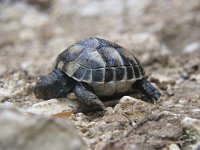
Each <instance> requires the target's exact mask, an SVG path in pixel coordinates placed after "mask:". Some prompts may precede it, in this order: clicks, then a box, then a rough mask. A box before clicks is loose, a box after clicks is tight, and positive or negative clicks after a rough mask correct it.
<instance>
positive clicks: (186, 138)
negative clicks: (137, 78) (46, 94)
mask: <svg viewBox="0 0 200 150" xmlns="http://www.w3.org/2000/svg"><path fill="white" fill-rule="evenodd" d="M0 22H1V23H0V101H1V103H5V102H11V103H14V104H15V105H16V106H18V107H20V108H27V107H29V106H31V105H33V104H35V103H37V102H40V101H41V100H38V99H36V98H35V96H34V94H33V92H32V89H33V86H34V84H35V82H36V79H37V78H38V77H39V76H41V75H44V74H47V73H48V72H50V70H51V67H52V65H53V63H54V60H55V58H56V56H57V55H58V54H59V53H60V52H62V51H63V50H64V49H65V48H67V47H68V46H69V45H71V44H73V43H74V42H76V41H78V40H81V39H83V38H85V37H89V36H96V37H101V38H105V39H108V40H110V41H114V42H117V43H119V44H120V45H122V46H123V47H125V48H126V49H128V50H130V51H132V52H133V53H134V54H135V56H137V57H138V58H139V60H140V61H141V63H142V64H143V65H144V67H145V70H146V72H147V74H148V75H149V80H151V81H152V82H153V83H154V84H155V85H156V86H157V87H159V89H160V90H161V92H162V97H161V99H160V101H159V102H158V103H156V104H154V105H153V104H150V103H147V102H143V101H140V100H137V99H132V100H130V98H129V97H124V98H123V99H122V100H121V101H120V102H119V104H117V105H116V106H115V107H113V108H112V107H108V108H107V111H106V112H105V113H102V112H95V113H94V112H93V113H87V114H82V113H78V114H75V115H73V116H72V117H71V118H70V119H71V120H73V122H74V123H75V126H76V128H77V130H78V131H79V132H80V135H81V136H82V137H83V139H84V141H85V142H86V143H87V145H88V149H97V150H102V149H125V150H126V149H141V150H145V149H147V150H151V149H162V150H167V149H170V150H178V149H194V150H198V149H200V2H199V1H198V0H192V1H183V0H169V1H165V0H157V1H156V2H155V1H153V0H127V1H123V0H102V1H98V0H77V1H74V0H67V1H65V0H35V1H34V0H18V1H17V0H1V1H0ZM133 96H134V95H133Z"/></svg>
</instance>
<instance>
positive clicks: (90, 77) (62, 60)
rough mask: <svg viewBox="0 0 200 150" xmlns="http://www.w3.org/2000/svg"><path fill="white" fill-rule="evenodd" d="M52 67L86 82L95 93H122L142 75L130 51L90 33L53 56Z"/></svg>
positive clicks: (140, 68)
mask: <svg viewBox="0 0 200 150" xmlns="http://www.w3.org/2000/svg"><path fill="white" fill-rule="evenodd" d="M54 69H60V70H62V71H63V72H65V73H66V74H67V75H68V76H69V77H72V78H73V79H74V80H76V81H78V82H84V83H86V84H88V85H89V86H90V87H92V88H93V90H94V93H95V94H96V95H97V96H111V95H113V94H114V93H125V92H127V91H128V90H129V89H130V87H131V86H132V84H133V83H134V82H135V81H136V80H139V79H142V78H144V76H145V73H144V69H143V67H142V66H141V64H140V63H139V61H138V60H137V59H136V58H135V57H134V55H133V54H132V53H130V52H129V51H127V50H126V49H125V48H123V47H121V46H119V45H117V44H115V43H113V42H110V41H107V40H104V39H100V38H94V37H90V38H86V39H84V40H82V41H79V42H77V43H75V44H73V45H72V46H70V47H69V48H67V49H66V50H64V51H63V52H62V53H61V54H60V55H59V56H58V57H57V59H56V63H55V66H54Z"/></svg>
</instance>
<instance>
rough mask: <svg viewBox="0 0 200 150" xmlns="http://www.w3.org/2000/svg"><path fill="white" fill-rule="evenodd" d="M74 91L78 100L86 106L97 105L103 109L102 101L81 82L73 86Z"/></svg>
mask: <svg viewBox="0 0 200 150" xmlns="http://www.w3.org/2000/svg"><path fill="white" fill-rule="evenodd" d="M74 93H75V95H76V97H77V98H78V100H79V101H80V102H82V103H83V104H86V105H87V106H94V107H98V108H100V109H101V110H105V106H104V104H103V102H102V101H101V100H100V99H99V98H98V97H97V96H96V95H95V94H94V93H92V92H91V91H89V90H87V89H86V88H85V87H84V86H83V85H82V84H81V83H77V84H76V86H75V88H74Z"/></svg>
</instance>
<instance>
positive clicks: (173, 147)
mask: <svg viewBox="0 0 200 150" xmlns="http://www.w3.org/2000/svg"><path fill="white" fill-rule="evenodd" d="M169 150H180V148H179V146H178V145H177V144H174V143H172V144H171V145H170V146H169Z"/></svg>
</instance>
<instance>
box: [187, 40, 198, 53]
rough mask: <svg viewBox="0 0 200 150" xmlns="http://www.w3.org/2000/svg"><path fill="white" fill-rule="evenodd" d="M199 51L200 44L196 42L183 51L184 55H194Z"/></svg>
mask: <svg viewBox="0 0 200 150" xmlns="http://www.w3.org/2000/svg"><path fill="white" fill-rule="evenodd" d="M197 50H200V42H194V43H191V44H189V45H187V46H186V47H185V48H184V49H183V52H184V53H192V52H195V51H197Z"/></svg>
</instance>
